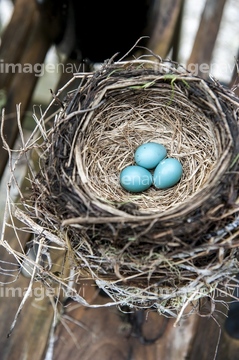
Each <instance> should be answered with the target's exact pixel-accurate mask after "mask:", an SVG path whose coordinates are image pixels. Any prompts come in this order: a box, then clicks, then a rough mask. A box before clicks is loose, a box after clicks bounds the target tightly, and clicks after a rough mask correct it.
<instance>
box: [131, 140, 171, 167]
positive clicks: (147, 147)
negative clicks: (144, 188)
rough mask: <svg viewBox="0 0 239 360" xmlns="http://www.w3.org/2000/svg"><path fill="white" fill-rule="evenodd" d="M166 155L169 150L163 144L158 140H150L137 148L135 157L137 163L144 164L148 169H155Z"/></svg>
mask: <svg viewBox="0 0 239 360" xmlns="http://www.w3.org/2000/svg"><path fill="white" fill-rule="evenodd" d="M166 155H167V150H166V148H165V147H164V146H163V145H161V144H158V143H156V142H148V143H145V144H142V145H140V146H139V147H138V148H137V149H136V151H135V154H134V159H135V162H136V164H137V165H139V166H143V167H144V168H146V169H153V168H155V167H156V166H157V165H158V163H159V162H160V161H161V160H163V159H164V158H165V157H166Z"/></svg>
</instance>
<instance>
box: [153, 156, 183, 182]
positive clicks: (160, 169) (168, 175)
mask: <svg viewBox="0 0 239 360" xmlns="http://www.w3.org/2000/svg"><path fill="white" fill-rule="evenodd" d="M182 173H183V167H182V164H181V163H180V161H179V160H177V159H175V158H167V159H164V160H162V161H160V163H159V164H158V165H157V167H156V169H155V170H154V174H153V184H154V186H155V187H156V188H158V189H167V188H169V187H172V186H174V185H176V184H177V182H178V181H179V180H180V179H181V176H182Z"/></svg>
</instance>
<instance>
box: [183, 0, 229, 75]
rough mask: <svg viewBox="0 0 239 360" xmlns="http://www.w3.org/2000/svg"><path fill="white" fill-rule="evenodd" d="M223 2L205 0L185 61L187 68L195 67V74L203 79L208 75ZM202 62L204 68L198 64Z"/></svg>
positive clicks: (219, 0)
mask: <svg viewBox="0 0 239 360" xmlns="http://www.w3.org/2000/svg"><path fill="white" fill-rule="evenodd" d="M225 3H226V0H207V1H206V4H205V7H204V10H203V13H202V16H201V20H200V24H199V28H198V31H197V34H196V37H195V40H194V44H193V48H192V51H191V55H190V56H189V59H188V61H187V68H188V69H189V70H191V71H192V70H194V69H195V67H196V69H197V74H196V75H199V76H201V77H202V78H204V79H206V78H207V77H208V73H209V65H210V63H211V59H212V53H213V49H214V45H215V42H216V39H217V35H218V31H219V28H220V24H221V19H222V15H223V9H224V6H225ZM202 64H204V69H202V68H200V67H199V66H200V65H201V66H202ZM192 66H193V67H192Z"/></svg>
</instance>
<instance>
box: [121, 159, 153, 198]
mask: <svg viewBox="0 0 239 360" xmlns="http://www.w3.org/2000/svg"><path fill="white" fill-rule="evenodd" d="M152 183H153V177H152V174H151V173H150V172H149V171H148V170H147V169H145V168H143V167H141V166H137V165H130V166H127V167H126V168H124V169H123V170H122V171H121V173H120V184H121V186H122V187H123V188H124V189H125V190H127V191H130V192H141V191H144V190H147V189H148V188H149V187H150V186H151V185H152Z"/></svg>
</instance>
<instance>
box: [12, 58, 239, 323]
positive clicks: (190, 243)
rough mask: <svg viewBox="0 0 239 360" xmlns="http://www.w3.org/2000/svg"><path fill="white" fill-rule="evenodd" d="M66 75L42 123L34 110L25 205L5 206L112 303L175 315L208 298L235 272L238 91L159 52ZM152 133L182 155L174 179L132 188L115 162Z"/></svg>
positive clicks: (123, 162) (129, 160)
mask: <svg viewBox="0 0 239 360" xmlns="http://www.w3.org/2000/svg"><path fill="white" fill-rule="evenodd" d="M74 81H76V82H78V83H80V85H79V86H78V87H77V89H76V90H74V91H69V92H68V93H67V97H66V98H65V99H64V101H63V102H61V101H62V100H61V99H60V95H61V91H59V93H58V94H57V96H55V98H54V106H55V103H56V102H58V103H61V104H62V106H61V109H60V110H59V112H58V114H57V115H56V116H55V119H54V124H53V125H52V128H51V127H49V129H48V130H46V119H47V113H45V114H44V116H43V117H42V118H41V119H40V120H39V123H38V128H41V129H42V130H41V131H42V140H43V141H42V142H40V144H39V139H38V144H39V149H38V155H39V159H40V163H39V171H38V173H37V175H36V176H35V177H32V179H31V187H32V190H31V204H32V206H31V207H29V199H27V200H25V203H26V202H27V203H28V206H27V207H26V209H27V210H26V212H25V215H24V216H23V212H18V213H17V212H15V214H17V216H18V217H19V218H20V219H21V220H23V221H24V222H25V223H27V225H28V226H29V227H30V229H31V231H33V232H35V233H36V232H37V233H38V234H39V233H40V231H39V230H38V229H39V228H40V229H41V231H42V233H44V234H45V236H46V238H47V239H48V240H47V241H48V244H51V243H52V242H54V241H55V242H57V243H58V244H60V245H61V246H63V247H65V248H67V249H68V251H69V252H70V254H71V255H70V256H71V267H72V269H73V268H74V269H75V270H76V273H77V275H78V276H79V277H80V278H91V279H94V281H95V282H96V284H97V285H98V286H99V287H100V288H102V289H103V290H104V291H105V292H106V293H107V294H108V295H109V296H110V297H111V298H112V299H113V302H112V303H116V304H119V305H129V306H131V307H134V308H145V309H146V308H157V310H158V311H159V312H160V313H163V314H165V315H167V316H168V315H169V316H178V314H180V313H182V311H183V309H185V307H186V305H187V304H189V303H191V302H192V303H193V302H195V301H196V302H197V301H198V299H200V298H202V297H204V296H209V297H212V298H213V296H214V291H215V289H218V288H224V289H225V288H226V286H227V284H229V283H230V281H231V279H232V278H233V277H234V276H235V274H237V273H238V271H239V266H238V265H239V264H238V250H237V247H238V245H239V242H238V234H239V229H238V227H239V217H238V213H239V209H238V191H239V185H238V184H239V182H238V177H239V171H238V169H239V162H238V159H239V157H238V153H239V127H238V104H239V100H238V98H236V96H235V95H234V94H233V92H232V91H230V90H228V89H226V88H224V87H223V86H222V85H220V84H219V83H218V82H217V81H215V80H213V79H212V80H210V81H206V80H203V79H201V78H200V77H197V76H195V75H193V74H192V73H189V72H187V71H186V70H185V69H184V68H183V67H181V66H180V65H179V64H176V63H173V62H171V61H162V60H161V59H157V58H155V59H153V60H148V59H147V58H143V57H142V58H138V59H135V60H131V61H119V62H113V61H110V62H108V63H105V64H104V65H103V66H102V67H101V68H100V69H99V70H95V71H94V72H93V73H82V74H76V75H75V76H74ZM70 83H72V81H71V82H70ZM67 86H68V84H66V86H65V87H64V89H67ZM52 107H53V102H52V104H51V105H50V106H49V109H48V111H49V110H51V109H52ZM39 124H44V126H43V125H41V126H40V125H39ZM43 129H45V130H44V131H43ZM151 141H153V142H158V143H160V144H163V145H164V146H165V147H166V149H167V152H168V156H169V157H174V158H176V159H178V160H179V161H180V162H181V164H182V167H183V175H182V178H181V180H180V181H179V182H178V183H177V184H176V185H175V186H173V187H171V188H167V189H157V188H156V187H154V186H151V187H150V188H149V189H148V190H146V191H144V192H142V193H130V192H128V191H126V190H124V189H123V188H122V186H121V185H120V182H119V175H120V171H121V170H122V169H123V168H125V167H126V166H128V165H132V164H134V152H135V149H136V148H137V147H138V146H139V145H141V144H142V143H145V142H151ZM29 208H30V209H31V210H29ZM26 219H28V220H26ZM54 280H55V281H57V280H56V278H54ZM61 282H62V280H61Z"/></svg>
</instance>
